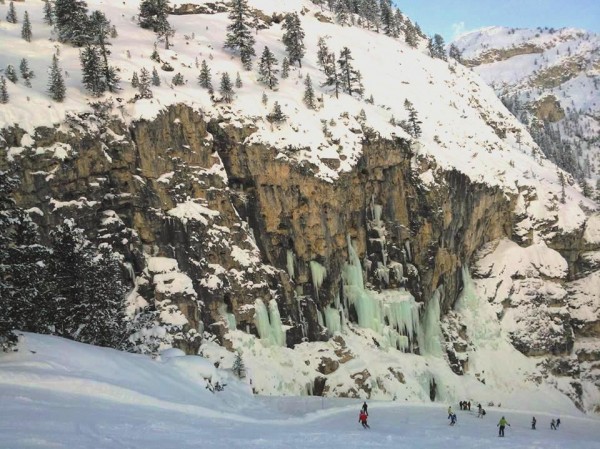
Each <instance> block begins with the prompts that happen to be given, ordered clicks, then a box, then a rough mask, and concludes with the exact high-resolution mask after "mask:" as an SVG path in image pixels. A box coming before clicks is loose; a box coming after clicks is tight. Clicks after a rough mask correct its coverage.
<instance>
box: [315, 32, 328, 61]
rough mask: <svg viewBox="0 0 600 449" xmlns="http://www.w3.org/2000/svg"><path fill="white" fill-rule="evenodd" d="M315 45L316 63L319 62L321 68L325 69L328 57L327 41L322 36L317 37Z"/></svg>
mask: <svg viewBox="0 0 600 449" xmlns="http://www.w3.org/2000/svg"><path fill="white" fill-rule="evenodd" d="M317 47H318V50H317V64H319V66H320V67H321V69H325V65H326V64H327V60H328V59H329V48H328V47H327V42H326V41H325V38H324V37H322V36H321V37H319V41H318V43H317Z"/></svg>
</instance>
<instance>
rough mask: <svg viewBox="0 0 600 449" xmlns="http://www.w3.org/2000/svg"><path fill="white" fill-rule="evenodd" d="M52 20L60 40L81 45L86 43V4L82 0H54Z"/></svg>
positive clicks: (88, 33)
mask: <svg viewBox="0 0 600 449" xmlns="http://www.w3.org/2000/svg"><path fill="white" fill-rule="evenodd" d="M54 19H55V20H54V22H55V24H54V25H55V27H56V30H57V31H58V39H59V41H61V42H67V43H71V44H73V45H76V46H78V47H81V46H83V45H85V44H86V43H88V41H89V39H90V31H89V30H88V17H87V4H86V2H85V1H83V0H55V2H54Z"/></svg>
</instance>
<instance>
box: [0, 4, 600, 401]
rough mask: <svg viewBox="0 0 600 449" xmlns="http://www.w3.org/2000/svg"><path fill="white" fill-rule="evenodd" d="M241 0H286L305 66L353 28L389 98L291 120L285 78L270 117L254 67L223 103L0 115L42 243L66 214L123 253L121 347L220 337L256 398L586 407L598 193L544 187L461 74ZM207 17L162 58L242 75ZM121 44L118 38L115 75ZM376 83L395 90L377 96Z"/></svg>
mask: <svg viewBox="0 0 600 449" xmlns="http://www.w3.org/2000/svg"><path fill="white" fill-rule="evenodd" d="M98 3H99V5H100V4H101V3H102V2H98ZM178 3H181V2H178ZM253 3H255V6H256V7H263V8H264V7H265V5H270V6H273V5H276V6H277V7H276V8H275V10H276V11H282V12H286V11H289V10H298V11H304V16H303V19H302V20H303V23H304V26H305V27H306V28H307V29H309V30H311V31H312V33H313V35H314V36H313V38H311V42H310V48H309V54H308V55H307V58H306V59H307V61H305V63H304V65H305V68H304V69H303V70H305V71H306V73H310V74H311V77H313V78H314V79H318V78H319V72H318V71H317V70H316V68H315V67H316V63H315V53H316V51H315V49H316V39H317V36H318V35H325V34H327V33H329V34H331V35H333V36H332V40H333V41H334V42H333V43H334V44H335V45H336V48H337V46H338V44H340V45H341V43H344V42H345V41H349V42H352V43H353V44H354V45H355V48H353V51H355V54H356V59H357V63H358V64H360V67H361V68H362V70H364V71H365V75H364V82H365V85H366V87H367V90H368V91H370V90H373V91H375V92H376V94H375V95H376V96H378V95H379V96H380V97H381V98H385V97H386V96H387V97H388V101H389V104H380V105H377V106H375V105H371V104H368V103H365V102H363V101H362V100H360V99H356V98H353V97H350V96H346V98H343V97H342V98H341V99H340V100H339V101H338V100H336V99H335V98H334V97H330V96H328V95H327V92H325V91H323V92H322V93H323V97H324V103H323V105H321V107H320V108H319V109H318V110H316V111H312V110H311V111H309V112H306V109H305V108H304V106H303V105H302V103H301V97H302V92H298V88H297V87H294V85H295V84H294V83H298V82H299V80H300V79H301V78H300V74H301V73H302V72H300V70H298V69H295V70H294V71H293V73H294V76H293V77H292V79H290V80H286V81H285V82H284V81H283V80H282V86H281V87H280V91H273V92H271V91H269V95H270V96H272V97H273V98H275V99H279V100H280V101H281V102H282V104H284V105H285V107H286V108H287V112H288V113H289V114H290V118H289V119H288V121H287V122H286V123H284V124H280V125H276V124H275V125H274V124H271V123H269V121H268V120H266V118H265V117H264V114H265V111H264V108H263V107H262V106H261V105H260V98H261V95H262V91H261V89H262V88H263V87H264V86H263V87H261V89H258V88H257V87H256V86H254V85H252V84H251V83H254V82H255V79H254V74H253V73H251V72H250V73H249V74H244V78H245V79H244V83H245V87H244V88H240V90H239V96H238V98H237V99H236V101H237V102H238V103H237V104H236V101H234V104H233V105H232V106H229V105H225V104H218V103H217V104H213V102H212V101H211V98H210V97H209V96H208V95H207V93H206V92H205V91H203V90H200V89H195V88H193V87H191V86H186V87H182V88H181V90H175V92H176V94H175V93H174V91H173V90H171V89H170V88H169V87H167V86H165V87H161V88H156V89H155V95H156V97H155V99H154V100H138V101H137V102H132V103H126V104H123V105H122V106H121V107H119V108H115V110H114V111H113V113H112V114H108V116H106V115H104V116H103V115H101V114H98V113H92V112H90V110H89V107H88V106H87V105H86V104H85V103H84V102H79V103H77V102H75V101H73V103H72V104H70V103H67V106H69V105H70V107H72V108H73V109H74V110H76V111H78V112H77V113H69V114H65V111H64V110H63V109H61V107H57V108H56V109H52V111H53V114H56V117H59V118H60V120H56V121H57V122H60V124H58V123H57V124H56V125H55V124H53V123H46V124H45V125H44V126H41V125H42V124H43V123H40V122H43V117H41V118H40V117H38V116H36V115H35V114H33V117H32V118H31V120H30V121H27V120H25V118H26V117H27V111H28V109H27V106H25V107H22V106H18V107H17V106H13V105H12V104H11V105H9V106H7V109H4V110H5V111H10V113H6V114H5V115H2V112H3V111H0V118H1V119H2V121H1V123H2V125H3V129H2V131H1V133H2V134H1V136H2V139H0V170H8V169H10V170H12V171H14V172H15V173H16V174H18V176H19V177H20V179H21V181H22V183H21V185H20V188H19V191H18V192H17V195H16V200H17V202H18V204H19V205H20V206H22V207H24V208H26V209H28V210H29V211H31V215H32V217H33V218H34V219H35V221H36V222H37V223H39V224H40V226H41V229H42V234H45V235H46V236H47V234H48V232H49V231H50V229H51V228H52V227H53V226H55V225H57V224H58V223H60V222H62V220H64V218H65V217H69V218H74V219H75V222H76V223H77V225H78V226H80V227H82V228H84V229H85V230H86V232H87V234H88V236H89V238H91V239H93V240H96V241H98V242H107V243H110V244H111V245H112V247H113V248H114V249H115V250H116V251H118V252H120V253H121V254H122V255H123V256H124V261H125V262H126V263H127V264H129V265H130V266H131V268H132V269H131V278H132V285H133V291H132V293H131V294H130V295H129V297H128V298H127V302H128V311H129V313H130V315H131V316H134V315H135V314H136V313H139V312H140V311H144V310H152V311H153V312H154V313H155V314H154V315H153V318H152V319H151V320H149V321H148V323H147V326H145V327H144V328H143V329H141V330H139V331H138V332H137V333H136V334H135V335H134V336H133V337H132V338H133V340H134V341H135V343H136V344H137V348H138V349H139V350H141V351H150V352H154V351H157V350H158V349H162V348H164V347H168V346H175V347H178V348H181V349H184V350H185V351H186V352H187V353H197V352H198V351H200V352H201V353H202V354H203V355H205V356H206V357H209V358H211V359H212V360H214V361H218V362H219V363H223V364H225V365H229V364H231V363H232V359H233V356H232V354H231V353H230V352H228V351H225V350H224V349H223V348H224V347H225V348H227V349H233V350H238V351H243V353H244V358H245V362H246V364H247V366H248V367H249V371H250V372H251V373H252V374H253V376H252V380H253V387H254V389H255V391H258V392H262V393H276V392H280V393H290V392H293V393H314V394H326V395H339V396H351V397H358V396H360V397H386V398H396V399H399V400H400V399H415V398H419V399H423V400H429V399H432V400H433V399H438V400H455V399H458V398H460V399H465V398H466V397H473V398H475V397H477V400H481V401H483V400H484V399H485V400H498V398H510V394H511V393H512V392H513V391H514V390H515V389H518V388H530V389H532V390H535V389H537V388H539V389H540V390H539V391H541V392H543V391H547V390H543V388H548V387H551V390H550V391H553V393H552V394H557V393H556V390H559V391H562V392H564V393H566V394H568V395H569V396H570V397H571V398H572V399H573V400H574V401H575V402H576V403H577V405H578V406H580V407H581V408H583V409H586V410H593V409H594V407H595V406H597V405H598V404H600V390H599V389H598V385H599V379H598V373H599V371H600V369H599V367H598V347H599V329H598V326H599V321H598V320H599V318H598V316H599V314H598V310H599V307H600V297H599V293H598V292H599V291H600V288H598V283H599V282H600V281H599V277H598V272H599V271H598V270H599V269H600V219H599V218H598V215H597V213H596V215H594V214H593V213H591V212H590V210H592V209H593V208H594V207H596V206H595V204H594V203H593V202H591V201H589V200H586V199H585V198H584V197H583V196H582V195H581V194H580V192H579V191H578V190H577V189H575V188H573V187H571V186H570V185H569V184H568V183H567V185H566V186H564V189H565V193H564V195H565V196H566V197H567V198H568V201H566V202H565V204H562V203H561V202H560V195H561V188H562V186H561V185H560V183H559V176H558V175H557V168H556V167H555V166H554V165H553V164H551V163H550V162H549V161H548V160H547V159H546V158H545V157H544V156H543V155H542V154H541V153H540V151H539V149H538V147H537V146H536V145H535V144H534V143H533V141H532V140H531V138H530V136H529V135H528V134H527V132H526V130H525V129H524V128H523V126H522V125H520V124H519V123H518V122H517V121H516V120H515V119H514V118H513V117H511V116H510V114H509V113H508V112H507V111H506V110H505V109H504V108H503V107H502V105H501V104H500V102H499V101H498V100H497V99H496V98H495V96H494V93H493V92H492V91H491V90H490V89H488V88H486V86H485V85H484V84H483V83H482V82H481V80H479V79H478V78H477V77H475V76H473V75H472V74H470V73H469V71H468V70H465V69H464V67H462V66H460V65H457V64H455V63H454V62H450V63H449V64H446V63H445V62H442V61H440V60H431V58H429V57H428V56H427V55H425V54H423V53H422V52H421V51H420V50H419V49H411V48H409V47H408V46H406V45H405V44H404V43H401V42H399V41H397V40H394V39H392V38H390V37H388V36H382V35H379V34H377V33H375V32H373V31H364V30H361V29H358V28H349V27H338V26H336V25H331V24H328V23H323V22H321V21H320V20H319V18H318V17H317V16H319V17H321V16H322V15H323V14H325V15H327V13H326V12H321V11H320V9H319V8H317V7H315V6H313V5H311V4H310V3H308V2H306V3H305V2H301V1H294V2H289V5H287V3H286V5H287V6H285V7H284V6H282V5H281V4H280V2H265V1H256V2H253ZM182 7H183V6H182ZM124 8H125V9H126V14H125V15H126V16H127V17H130V16H131V15H132V14H133V13H135V7H132V6H131V5H125V7H124ZM127 8H129V9H127ZM185 8H186V11H189V13H186V14H183V15H181V16H177V17H172V18H171V20H172V21H173V22H174V23H175V26H176V28H178V29H181V33H180V34H182V35H183V34H184V33H186V32H189V34H186V36H191V30H195V29H196V28H197V23H196V22H194V19H195V20H200V19H197V18H196V17H195V15H196V14H195V11H196V10H195V9H194V8H192V7H188V6H185ZM286 8H287V9H286ZM0 9H1V7H0ZM107 11H109V12H110V13H111V14H112V17H113V18H114V20H121V19H119V17H121V12H120V10H119V9H115V10H114V11H113V10H110V9H108V10H107ZM203 11H204V10H203ZM211 11H212V10H211ZM212 12H214V14H213V13H212ZM212 12H211V14H206V13H204V12H202V11H200V12H199V15H200V16H201V17H202V19H201V20H203V21H206V22H205V23H206V24H207V25H206V28H207V29H208V28H209V27H210V29H211V31H210V32H207V33H206V36H204V35H202V36H198V37H197V39H198V41H194V40H192V41H191V42H192V44H193V45H189V41H190V39H188V38H186V39H185V42H186V43H183V42H180V43H178V44H177V43H176V46H177V45H180V46H181V47H182V48H181V52H182V54H178V53H176V52H175V51H172V50H169V51H168V54H169V55H170V56H172V58H173V59H172V60H173V61H178V60H179V59H181V60H183V62H182V63H181V64H182V67H181V70H182V72H183V73H185V75H186V77H187V78H188V79H194V78H195V76H197V73H196V72H197V71H196V70H194V69H193V68H192V65H193V57H194V54H195V52H197V51H199V50H198V49H196V50H193V51H192V50H189V51H188V49H187V48H188V47H194V46H199V47H200V49H201V50H202V51H205V52H210V54H211V55H212V54H213V52H214V54H215V55H216V56H217V57H216V58H215V60H216V62H215V64H220V65H218V66H217V67H218V68H219V70H230V71H231V70H241V68H240V67H238V65H235V63H234V62H232V61H231V60H230V56H229V54H228V53H224V52H223V51H222V50H220V47H221V45H222V42H223V33H222V32H221V31H219V32H218V33H215V34H213V31H212V30H213V29H219V30H220V29H222V28H223V24H224V22H225V21H226V15H225V14H223V13H220V12H219V10H218V8H217V9H216V10H214V11H212ZM273 12H275V11H273V10H265V14H266V15H267V16H270V15H271V14H272V13H273ZM125 15H124V16H125ZM331 20H332V21H333V19H331ZM202 25H203V26H204V22H202ZM268 25H269V28H268V32H265V33H264V34H262V35H261V34H260V33H259V36H261V39H263V40H264V43H265V44H267V43H268V44H269V45H271V46H273V48H275V47H276V46H277V45H278V44H277V42H278V39H279V36H280V34H281V30H280V27H279V25H278V24H276V23H271V24H268ZM119 26H120V27H123V28H124V29H125V30H129V31H130V32H132V33H133V32H136V33H137V32H139V30H138V29H137V28H136V27H135V24H131V23H129V22H128V20H122V22H119ZM132 30H134V31H132ZM123 33H124V32H121V34H123ZM356 33H359V34H360V35H361V36H364V37H365V38H364V39H362V38H361V39H359V40H356V38H355V37H354V35H355V34H356ZM152 39H153V37H149V38H148V48H149V49H151V48H152V46H151V42H152ZM307 40H308V39H307ZM126 48H127V43H126V42H119V40H116V41H115V51H114V54H115V55H121V57H122V60H121V62H122V63H123V67H124V68H123V76H124V77H125V76H127V75H128V74H129V73H130V72H131V71H132V68H131V66H130V64H131V63H130V62H127V61H128V58H126V57H125V56H122V55H124V54H125V49H126ZM380 48H386V49H389V50H390V51H391V52H392V53H390V54H391V55H392V56H389V55H385V57H386V58H387V59H389V60H390V61H392V62H390V65H389V67H387V66H386V67H387V68H388V69H389V70H387V71H385V73H384V75H381V76H382V77H383V78H381V77H379V75H378V76H375V75H373V74H372V73H371V74H369V73H366V72H367V69H368V64H369V62H370V61H371V59H372V58H374V57H375V58H380V57H381V58H383V57H384V55H383V54H379V53H377V51H378V49H380ZM215 49H218V50H215ZM70 50H72V49H68V48H67V49H65V50H64V52H63V54H68V52H69V51H70ZM165 53H167V52H165ZM221 53H223V54H221ZM280 53H282V52H281V51H280ZM178 58H179V59H178ZM142 59H143V58H141V57H140V59H139V60H137V59H136V62H135V63H136V64H139V65H143V64H144V63H147V62H148V61H146V60H142ZM146 59H147V58H146ZM187 63H189V64H188V65H186V64H187ZM398 67H403V68H402V70H401V71H400V72H399V73H396V72H395V71H396V70H398ZM388 72H389V73H388ZM386 73H387V75H386ZM125 74H127V75H125ZM388 75H389V79H390V80H392V79H393V80H394V86H395V87H397V89H396V88H394V90H393V91H390V92H389V93H388V92H387V90H386V89H382V90H379V91H378V90H377V88H378V86H379V85H380V84H382V83H383V82H384V81H385V82H387V81H388V78H386V76H388ZM392 75H393V76H392ZM286 83H287V84H286ZM190 84H191V82H190ZM384 84H385V83H384ZM248 85H250V86H253V87H252V88H249V87H248ZM300 85H301V83H300ZM398 86H399V87H398ZM21 88H22V86H17V87H14V88H13V87H12V86H11V89H14V91H12V90H11V93H13V94H15V95H18V94H20V93H21V91H20V90H18V89H21ZM76 88H77V86H71V87H70V89H71V90H76ZM22 89H25V88H22ZM24 92H26V93H29V91H28V90H24ZM32 92H33V93H32V94H31V95H34V101H36V102H43V101H45V99H44V96H43V95H44V94H43V92H39V91H32ZM415 92H416V93H415ZM176 95H179V97H176ZM123 96H124V97H127V98H129V97H132V96H133V91H132V89H130V88H126V89H125V92H123ZM405 98H410V99H411V101H413V102H414V104H415V107H416V109H417V110H418V111H419V112H420V113H421V115H420V117H421V119H422V121H423V124H422V127H423V135H422V136H420V137H419V138H411V136H409V135H408V134H407V133H406V132H405V131H404V130H403V129H402V128H401V127H399V126H396V125H395V122H396V119H401V118H402V117H404V116H405V115H406V111H405V110H404V108H403V106H402V105H403V102H404V99H405ZM284 101H285V103H284ZM3 108H4V106H3ZM361 109H364V110H366V116H367V117H368V118H367V119H365V118H364V115H365V114H364V113H363V114H361ZM96 112H97V111H96ZM363 112H364V111H363ZM61 114H62V115H61ZM361 116H362V117H361ZM14 117H18V118H22V119H23V120H22V121H21V122H20V123H16V122H15V119H14ZM53 117H54V116H53ZM392 119H393V120H392ZM50 122H52V119H50ZM559 173H561V177H562V179H569V177H568V176H567V175H566V174H564V175H563V174H562V172H559ZM563 176H564V177H563ZM580 204H581V205H580ZM471 268H472V270H471V271H472V272H473V278H474V279H473V280H472V279H471V275H470V269H471ZM216 343H218V344H216ZM515 348H516V349H515ZM517 350H518V351H517ZM519 351H520V352H519ZM523 354H525V355H527V356H529V358H528V357H525V355H523ZM265 365H267V366H268V369H264V368H263V367H264V366H265ZM498 365H500V366H498ZM459 375H460V376H459ZM554 387H556V389H555V388H554ZM536 391H537V390H536ZM540 394H541V393H540ZM507 400H508V399H507Z"/></svg>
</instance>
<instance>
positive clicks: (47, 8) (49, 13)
mask: <svg viewBox="0 0 600 449" xmlns="http://www.w3.org/2000/svg"><path fill="white" fill-rule="evenodd" d="M53 15H54V12H53V10H52V3H50V1H49V0H44V23H46V24H48V25H54V17H53Z"/></svg>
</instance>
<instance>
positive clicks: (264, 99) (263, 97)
mask: <svg viewBox="0 0 600 449" xmlns="http://www.w3.org/2000/svg"><path fill="white" fill-rule="evenodd" d="M260 101H261V103H262V104H263V106H266V105H267V103H268V102H269V97H267V94H266V93H265V92H263V94H262V97H261V99H260Z"/></svg>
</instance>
